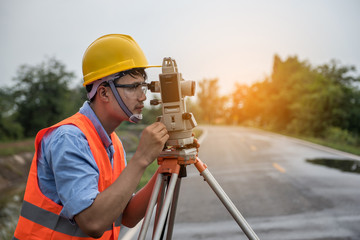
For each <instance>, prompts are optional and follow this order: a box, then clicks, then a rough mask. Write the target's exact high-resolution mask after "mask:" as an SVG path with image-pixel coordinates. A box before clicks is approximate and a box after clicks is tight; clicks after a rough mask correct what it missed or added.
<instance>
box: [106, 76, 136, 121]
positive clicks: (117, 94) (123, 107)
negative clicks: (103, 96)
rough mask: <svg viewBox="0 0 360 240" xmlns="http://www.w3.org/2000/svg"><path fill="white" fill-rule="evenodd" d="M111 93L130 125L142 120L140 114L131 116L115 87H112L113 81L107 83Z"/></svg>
mask: <svg viewBox="0 0 360 240" xmlns="http://www.w3.org/2000/svg"><path fill="white" fill-rule="evenodd" d="M108 83H109V85H110V88H111V91H112V93H113V94H114V96H115V99H116V101H117V102H118V104H119V106H120V107H121V109H122V110H123V111H124V112H125V114H126V115H127V116H128V118H129V119H128V120H129V121H130V122H132V123H138V122H139V121H140V120H141V119H142V114H133V113H132V112H131V111H130V110H129V108H128V107H127V106H126V105H125V103H124V101H123V100H122V98H121V96H120V94H119V92H118V91H117V90H116V87H115V85H114V81H113V80H109V81H108Z"/></svg>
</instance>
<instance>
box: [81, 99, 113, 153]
mask: <svg viewBox="0 0 360 240" xmlns="http://www.w3.org/2000/svg"><path fill="white" fill-rule="evenodd" d="M79 112H80V113H81V114H83V115H85V116H86V117H87V118H89V119H90V121H91V122H92V124H93V125H94V127H95V129H96V131H97V133H98V134H99V136H100V139H101V141H102V142H103V144H104V146H105V147H106V148H108V147H110V145H112V142H111V138H110V137H109V135H108V134H107V132H106V131H105V129H104V127H103V126H102V125H101V122H100V120H99V119H98V117H97V116H96V114H95V112H94V111H93V110H92V108H91V107H90V104H89V101H85V102H84V104H83V106H82V107H81V108H80V110H79Z"/></svg>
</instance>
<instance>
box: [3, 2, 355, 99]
mask: <svg viewBox="0 0 360 240" xmlns="http://www.w3.org/2000/svg"><path fill="white" fill-rule="evenodd" d="M359 13H360V1H358V0H336V1H335V0H298V1H294V0H272V1H269V0H255V1H243V0H181V1H170V0H167V1H163V0H152V1H140V0H139V1H121V0H102V1H100V0H76V1H72V0H62V1H44V0H11V1H10V0H0V34H1V37H0V72H1V75H2V76H1V78H0V86H11V84H12V80H11V79H12V78H13V77H14V76H15V75H16V70H17V69H18V67H19V66H20V65H22V64H30V65H37V64H39V63H41V62H42V61H43V60H45V57H46V56H48V57H52V56H55V57H56V58H57V59H58V60H60V61H61V62H63V63H64V64H65V65H66V66H67V69H68V70H69V71H74V72H75V73H76V75H77V78H76V82H74V83H73V84H74V85H75V84H80V83H81V81H82V80H81V78H82V72H81V61H82V55H83V53H84V51H85V49H86V48H87V46H88V45H89V44H90V43H91V42H93V41H94V40H95V39H96V38H98V37H100V36H101V35H104V34H108V33H124V34H129V35H131V36H132V37H133V38H134V39H135V40H136V41H137V42H138V43H139V45H140V46H141V47H142V49H143V51H144V52H145V55H146V56H147V58H148V61H149V63H150V64H161V63H162V59H163V57H173V58H175V60H176V61H177V63H178V66H179V70H180V72H182V74H183V77H184V78H185V79H188V80H196V81H200V80H202V79H204V78H207V79H210V78H219V81H220V85H221V86H220V87H221V92H222V93H229V92H231V90H232V89H233V85H234V83H235V82H239V83H248V84H250V83H253V82H255V81H259V80H263V79H264V77H265V76H266V75H270V74H271V68H272V62H273V56H274V54H278V55H280V57H281V58H282V59H285V58H287V57H288V56H293V55H297V56H298V57H299V59H300V60H308V61H309V62H310V63H311V64H312V65H320V64H324V63H329V61H330V60H331V59H337V60H339V61H340V63H341V64H343V65H355V66H356V68H357V69H358V73H360V14H359ZM160 71H161V69H152V70H150V71H148V72H149V75H150V77H151V78H152V79H153V80H157V74H158V73H160Z"/></svg>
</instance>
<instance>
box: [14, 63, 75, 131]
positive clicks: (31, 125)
mask: <svg viewBox="0 0 360 240" xmlns="http://www.w3.org/2000/svg"><path fill="white" fill-rule="evenodd" d="M74 77H75V75H74V73H73V72H69V71H67V70H66V67H65V65H64V64H62V63H61V62H60V61H58V60H56V59H55V58H50V59H47V61H44V62H42V63H41V64H39V65H37V66H29V65H23V66H21V67H20V68H19V70H18V72H17V76H16V77H15V82H16V85H15V91H14V96H15V103H16V105H17V109H16V110H17V118H16V120H17V121H18V122H19V123H20V124H21V126H22V127H23V129H24V136H26V137H28V136H34V135H35V134H36V133H37V132H38V131H39V130H40V129H41V128H44V127H47V126H50V125H52V124H54V123H56V122H58V121H60V120H61V119H63V118H65V117H67V116H69V115H70V114H72V113H74V112H75V111H76V110H74V107H75V106H74V102H73V101H72V97H73V96H72V95H73V94H74V92H72V91H71V90H70V88H69V86H68V85H69V83H70V81H71V80H72V79H73V78H74Z"/></svg>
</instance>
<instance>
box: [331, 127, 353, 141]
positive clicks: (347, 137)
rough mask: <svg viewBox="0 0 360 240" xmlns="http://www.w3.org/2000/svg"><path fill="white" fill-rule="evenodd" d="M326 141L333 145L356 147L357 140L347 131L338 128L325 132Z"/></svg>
mask: <svg viewBox="0 0 360 240" xmlns="http://www.w3.org/2000/svg"><path fill="white" fill-rule="evenodd" d="M325 138H326V140H328V141H330V142H334V143H346V144H349V145H356V144H357V143H358V141H357V138H356V137H354V136H353V135H351V133H349V132H348V131H347V130H343V129H341V128H339V127H329V128H327V129H326V131H325Z"/></svg>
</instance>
